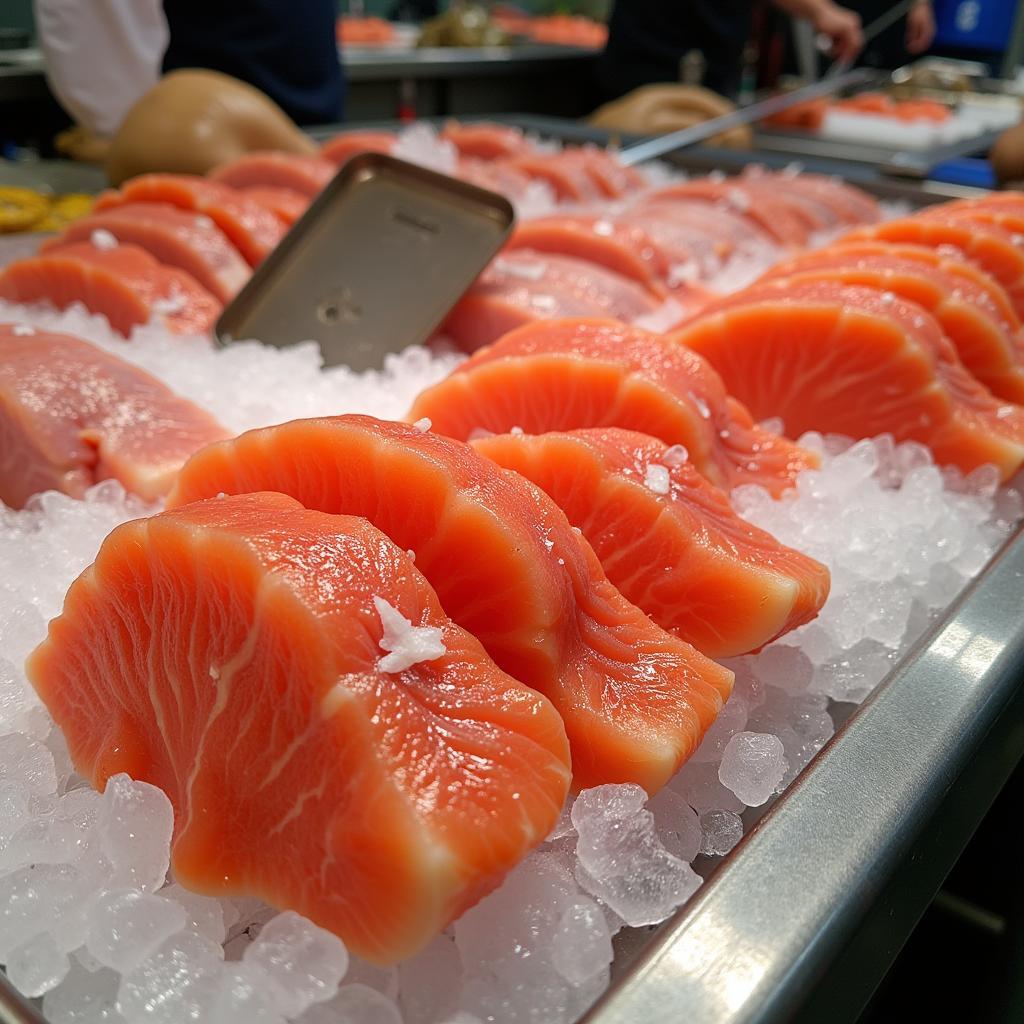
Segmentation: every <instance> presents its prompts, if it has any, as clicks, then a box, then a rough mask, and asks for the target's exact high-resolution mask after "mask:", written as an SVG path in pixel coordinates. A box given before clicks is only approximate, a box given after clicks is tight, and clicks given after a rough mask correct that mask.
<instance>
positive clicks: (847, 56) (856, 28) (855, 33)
mask: <svg viewBox="0 0 1024 1024" xmlns="http://www.w3.org/2000/svg"><path fill="white" fill-rule="evenodd" d="M915 10H916V8H915ZM929 10H930V9H929ZM813 25H814V29H815V31H816V32H817V33H818V34H819V35H823V36H827V37H828V38H829V39H830V40H831V42H832V57H833V58H834V59H835V60H842V61H852V60H853V59H854V58H855V57H856V56H857V54H858V53H860V51H861V50H862V49H863V47H864V34H863V32H861V27H860V15H858V14H857V13H855V12H854V11H851V10H848V9H847V8H845V7H840V6H839V5H838V4H834V3H825V4H822V5H821V6H820V7H819V8H818V10H817V11H815V13H814V18H813Z"/></svg>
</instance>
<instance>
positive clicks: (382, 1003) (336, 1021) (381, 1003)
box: [240, 981, 402, 1024]
mask: <svg viewBox="0 0 1024 1024" xmlns="http://www.w3.org/2000/svg"><path fill="white" fill-rule="evenodd" d="M240 1024H241V1022H240ZM297 1024H402V1015H401V1014H400V1013H399V1012H398V1007H397V1006H395V1004H394V1003H393V1002H392V1001H391V1000H390V999H388V997H387V996H385V995H382V994H381V993H380V992H378V991H377V990H376V989H373V988H370V986H369V985H363V984H362V983H361V982H358V981H357V982H353V983H352V984H345V985H342V986H341V988H339V989H338V994H337V995H336V996H335V997H334V998H333V999H332V1000H331V1001H330V1002H329V1003H321V1004H320V1005H318V1006H313V1007H310V1009H308V1010H307V1011H306V1012H305V1013H304V1014H303V1015H302V1016H301V1017H299V1018H298V1020H297Z"/></svg>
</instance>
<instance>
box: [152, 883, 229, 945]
mask: <svg viewBox="0 0 1024 1024" xmlns="http://www.w3.org/2000/svg"><path fill="white" fill-rule="evenodd" d="M160 895H161V896H163V897H164V898H165V899H168V900H172V901H173V902H175V903H177V904H179V905H180V906H181V907H183V908H184V910H185V927H186V928H189V929H191V930H192V931H194V932H197V933H198V934H199V935H205V936H206V938H208V939H210V940H212V941H213V942H217V943H221V942H223V941H224V939H225V936H226V935H227V929H226V928H225V926H224V908H223V905H222V904H221V902H220V901H219V900H215V899H213V898H212V897H210V896H200V895H199V893H195V892H189V890H188V889H185V888H182V886H180V885H178V884H176V883H175V884H174V885H167V886H164V888H163V889H161V890H160Z"/></svg>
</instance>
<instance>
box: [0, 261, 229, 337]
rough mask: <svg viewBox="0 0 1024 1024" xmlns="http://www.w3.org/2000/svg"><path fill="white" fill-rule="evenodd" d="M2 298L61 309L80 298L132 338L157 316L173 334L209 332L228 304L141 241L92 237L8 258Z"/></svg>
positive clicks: (0, 284)
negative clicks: (101, 243) (96, 241)
mask: <svg viewBox="0 0 1024 1024" xmlns="http://www.w3.org/2000/svg"><path fill="white" fill-rule="evenodd" d="M0 298H2V299H9V300H10V301H11V302H26V303H32V302H46V303H49V304H50V305H52V306H55V307H56V308H57V309H67V308H68V307H69V306H72V305H74V304H75V303H76V302H80V303H81V304H82V305H83V306H85V308H86V309H87V310H89V312H90V313H99V314H100V315H101V316H105V317H106V318H107V321H108V322H109V324H110V326H111V328H112V329H113V330H115V331H117V332H118V333H120V334H123V335H124V336H125V337H126V338H127V337H128V336H129V335H130V334H131V333H132V330H133V328H135V327H137V326H139V325H140V324H145V323H149V321H150V320H152V319H154V318H156V319H157V320H158V321H162V322H163V323H164V325H165V326H166V328H167V330H168V331H170V332H171V333H172V334H206V333H207V332H208V331H209V330H210V328H211V327H212V326H213V324H214V323H215V322H216V320H217V317H218V316H219V315H220V312H221V309H222V306H221V304H220V303H219V302H218V301H217V300H216V299H215V298H214V297H213V296H212V295H211V294H210V293H209V292H208V291H207V290H206V289H205V288H203V287H202V285H200V284H199V282H198V281H196V280H195V278H193V277H192V276H191V275H189V274H187V273H185V271H183V270H177V269H176V268H174V267H165V266H163V265H162V264H160V263H158V262H157V261H156V260H155V259H154V258H153V257H152V256H151V255H150V254H149V253H148V252H146V251H145V250H144V249H140V248H139V247H138V246H137V245H119V246H117V247H116V248H114V249H100V248H97V247H96V246H95V245H93V244H92V243H91V242H79V243H78V244H77V245H63V246H61V247H60V249H58V250H57V251H55V252H48V253H42V254H41V255H39V256H31V257H29V258H28V259H25V260H17V261H15V262H14V263H8V264H7V266H6V267H4V269H3V270H2V271H0Z"/></svg>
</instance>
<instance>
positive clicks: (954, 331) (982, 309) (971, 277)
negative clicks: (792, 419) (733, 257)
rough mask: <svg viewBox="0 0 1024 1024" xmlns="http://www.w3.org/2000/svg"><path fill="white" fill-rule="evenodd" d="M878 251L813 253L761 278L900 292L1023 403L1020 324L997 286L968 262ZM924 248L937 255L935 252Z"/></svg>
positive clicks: (978, 371)
mask: <svg viewBox="0 0 1024 1024" xmlns="http://www.w3.org/2000/svg"><path fill="white" fill-rule="evenodd" d="M868 248H869V249H870V247H868ZM896 248H897V247H895V246H894V247H893V249H896ZM878 249H879V251H877V252H870V251H863V250H862V251H858V250H857V247H855V246H850V247H840V248H837V249H825V250H818V251H816V252H814V251H812V252H808V253H805V254H803V255H802V256H797V257H795V258H793V259H791V260H787V261H786V262H785V263H782V264H779V265H777V266H775V267H773V268H772V270H770V271H769V272H768V274H766V275H765V277H764V278H762V280H774V279H777V278H786V279H788V280H793V281H808V280H830V281H839V282H841V283H843V284H854V285H865V286H867V287H869V288H878V289H880V290H881V291H888V292H893V293H895V294H896V295H901V296H902V297H903V298H905V299H909V300H910V301H911V302H916V303H917V304H918V305H919V306H923V307H924V308H925V309H927V310H928V312H929V313H931V314H932V316H934V317H935V319H936V320H937V321H938V322H939V326H940V327H941V328H942V330H943V332H944V333H945V335H946V337H947V338H949V340H950V341H951V342H953V345H954V346H955V347H956V350H957V355H959V357H960V361H961V362H962V363H963V364H964V366H965V367H966V369H967V370H968V372H970V373H971V374H972V375H973V376H974V377H975V378H976V379H977V380H978V381H980V382H981V383H982V384H983V385H984V386H985V387H986V388H988V389H989V390H990V391H991V392H992V393H993V394H994V395H996V396H997V397H999V398H1004V399H1006V400H1007V401H1010V402H1018V403H1020V402H1024V360H1022V358H1021V356H1022V354H1024V353H1022V352H1021V338H1020V326H1019V323H1018V324H1017V325H1016V326H1014V325H1013V323H1012V322H1010V321H1008V320H1007V319H1006V318H1005V317H1004V316H1003V312H1002V310H1001V308H1000V306H999V305H997V304H996V303H995V302H993V301H992V299H991V297H990V296H991V293H992V291H993V289H992V288H991V287H987V288H986V287H984V286H982V285H979V283H978V282H979V281H985V280H986V278H985V277H984V276H983V275H981V274H979V273H978V272H977V271H976V270H975V269H974V268H973V267H971V266H970V264H967V263H958V262H956V261H953V260H941V259H938V260H937V262H938V263H939V265H934V264H929V263H927V262H923V261H921V260H919V259H914V258H903V257H901V256H899V255H897V253H896V252H895V251H891V250H887V249H886V248H885V247H878ZM925 252H927V253H930V254H932V255H933V256H934V255H936V254H935V253H934V251H933V250H925ZM942 264H944V265H942ZM997 287H998V286H997ZM1004 296H1005V293H1004ZM1009 312H1010V316H1012V317H1013V320H1014V321H1016V319H1017V318H1016V316H1014V315H1013V312H1012V310H1010V311H1009Z"/></svg>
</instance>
